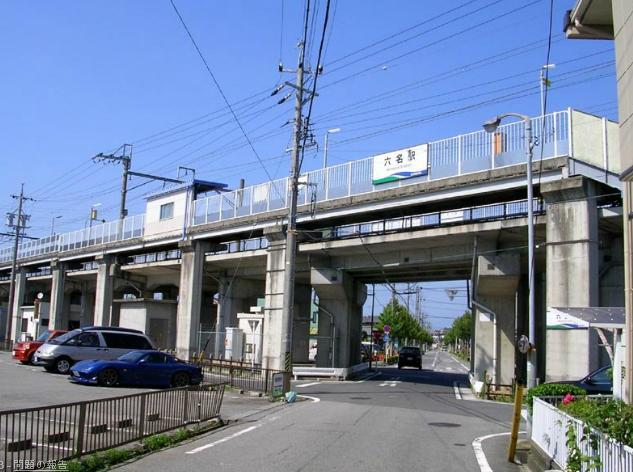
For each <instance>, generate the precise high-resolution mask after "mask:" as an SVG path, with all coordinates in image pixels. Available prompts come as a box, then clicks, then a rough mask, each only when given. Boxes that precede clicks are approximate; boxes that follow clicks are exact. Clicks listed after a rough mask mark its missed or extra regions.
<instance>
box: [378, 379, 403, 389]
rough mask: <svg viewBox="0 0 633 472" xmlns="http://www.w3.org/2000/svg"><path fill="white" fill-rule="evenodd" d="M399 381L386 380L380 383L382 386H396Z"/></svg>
mask: <svg viewBox="0 0 633 472" xmlns="http://www.w3.org/2000/svg"><path fill="white" fill-rule="evenodd" d="M398 378H399V377H398ZM399 383H400V381H399V380H385V381H384V382H383V383H381V384H380V387H395V386H396V385H397V384H399Z"/></svg>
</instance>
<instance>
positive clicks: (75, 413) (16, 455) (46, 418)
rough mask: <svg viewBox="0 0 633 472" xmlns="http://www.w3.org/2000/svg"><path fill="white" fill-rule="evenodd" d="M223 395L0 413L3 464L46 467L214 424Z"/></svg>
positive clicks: (194, 391)
mask: <svg viewBox="0 0 633 472" xmlns="http://www.w3.org/2000/svg"><path fill="white" fill-rule="evenodd" d="M223 395H224V385H223V384H219V385H199V386H195V387H182V388H173V389H168V390H160V391H155V392H147V393H138V394H134V395H126V396H122V397H113V398H104V399H101V400H92V401H83V402H76V403H66V404H63V405H53V406H45V407H36V408H24V409H20V410H10V411H0V453H1V454H2V455H1V456H0V461H1V462H2V463H3V464H5V465H6V466H7V469H11V468H12V466H13V464H16V463H17V464H25V463H27V462H25V461H29V462H28V463H30V464H34V465H38V464H44V466H45V465H46V464H47V463H48V462H49V461H61V460H66V459H69V458H74V457H79V456H81V455H84V454H88V453H91V452H95V451H100V450H103V449H109V448H113V447H116V446H120V445H122V444H126V443H129V442H132V441H136V440H139V439H142V438H144V437H146V436H150V435H152V434H157V433H161V432H164V431H169V430H172V429H176V428H179V427H182V426H185V425H187V424H190V423H196V422H201V421H206V420H210V419H212V418H216V417H218V416H219V414H220V407H221V405H222V397H223ZM33 468H34V469H35V468H36V467H35V466H34V467H33ZM37 468H42V467H41V465H38V466H37Z"/></svg>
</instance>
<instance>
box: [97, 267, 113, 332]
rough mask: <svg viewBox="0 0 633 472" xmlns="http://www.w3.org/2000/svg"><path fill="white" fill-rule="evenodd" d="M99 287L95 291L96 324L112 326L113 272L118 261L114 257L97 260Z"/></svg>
mask: <svg viewBox="0 0 633 472" xmlns="http://www.w3.org/2000/svg"><path fill="white" fill-rule="evenodd" d="M97 263H98V264H99V267H98V268H97V287H96V289H95V307H94V324H95V326H110V325H111V324H112V297H113V292H114V277H113V271H114V270H115V269H116V260H115V258H114V257H113V256H108V255H103V256H101V257H98V258H97Z"/></svg>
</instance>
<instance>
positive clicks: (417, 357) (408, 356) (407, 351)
mask: <svg viewBox="0 0 633 472" xmlns="http://www.w3.org/2000/svg"><path fill="white" fill-rule="evenodd" d="M405 366H411V367H417V368H418V369H422V352H421V351H420V348H419V347H403V348H402V349H400V353H399V354H398V369H402V368H403V367H405Z"/></svg>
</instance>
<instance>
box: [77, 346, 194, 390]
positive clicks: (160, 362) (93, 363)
mask: <svg viewBox="0 0 633 472" xmlns="http://www.w3.org/2000/svg"><path fill="white" fill-rule="evenodd" d="M202 377H203V376H202V368H200V367H197V366H194V365H191V364H187V363H185V362H183V361H181V360H180V359H177V358H175V357H174V356H172V355H170V354H167V353H164V352H159V351H149V352H148V351H132V352H128V353H127V354H123V355H122V356H120V357H119V358H118V359H114V360H87V361H80V362H77V363H76V364H75V365H73V366H72V368H71V370H70V376H69V377H68V379H69V380H70V381H72V382H76V383H81V384H88V385H102V386H104V387H114V386H115V385H142V386H152V387H170V386H171V387H184V386H186V385H198V384H199V383H201V382H202Z"/></svg>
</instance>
